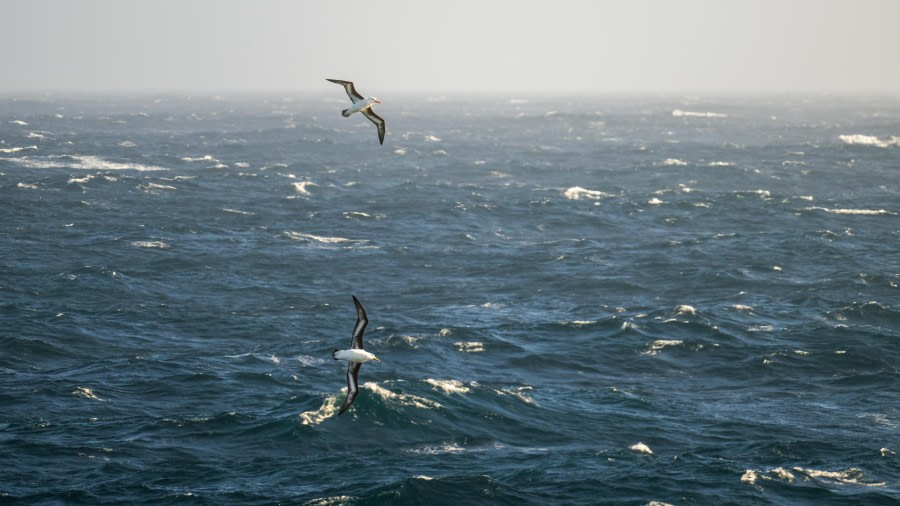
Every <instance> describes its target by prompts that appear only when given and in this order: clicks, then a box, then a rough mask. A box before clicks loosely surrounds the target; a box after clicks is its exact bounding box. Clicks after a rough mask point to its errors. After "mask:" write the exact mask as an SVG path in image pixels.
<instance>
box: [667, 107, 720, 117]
mask: <svg viewBox="0 0 900 506" xmlns="http://www.w3.org/2000/svg"><path fill="white" fill-rule="evenodd" d="M672 116H675V117H676V118H685V117H688V118H727V117H728V115H727V114H721V113H717V112H694V111H682V110H681V109H675V110H674V111H672Z"/></svg>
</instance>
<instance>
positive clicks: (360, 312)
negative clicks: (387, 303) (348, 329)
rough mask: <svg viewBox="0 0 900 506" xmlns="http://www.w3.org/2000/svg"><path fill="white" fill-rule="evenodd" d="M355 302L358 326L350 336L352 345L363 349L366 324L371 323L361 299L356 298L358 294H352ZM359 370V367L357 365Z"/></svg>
mask: <svg viewBox="0 0 900 506" xmlns="http://www.w3.org/2000/svg"><path fill="white" fill-rule="evenodd" d="M352 297H353V304H355V305H356V326H355V327H353V336H352V337H351V338H350V347H351V348H357V349H360V350H361V349H363V340H362V338H363V333H364V332H365V331H366V325H368V324H369V319H368V318H366V310H365V309H363V307H362V304H360V303H359V300H358V299H357V298H356V295H352ZM357 370H359V368H358V367H357Z"/></svg>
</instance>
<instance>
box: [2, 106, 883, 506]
mask: <svg viewBox="0 0 900 506" xmlns="http://www.w3.org/2000/svg"><path fill="white" fill-rule="evenodd" d="M381 98H382V100H384V104H383V105H381V106H380V107H379V109H378V112H379V114H380V115H381V116H382V117H384V118H385V119H386V121H387V127H388V136H387V138H386V140H385V143H384V146H379V145H378V142H377V137H376V132H375V128H374V127H373V125H371V124H370V123H369V122H368V121H366V120H365V118H362V117H360V116H358V115H357V116H353V117H351V118H342V117H341V116H340V110H341V109H342V108H345V107H346V104H345V101H346V99H345V97H343V96H342V95H338V94H337V93H336V92H335V93H334V94H329V95H316V96H312V95H310V96H300V95H297V96H292V97H281V96H262V95H260V96H226V97H201V96H194V97H173V96H159V97H156V96H139V97H124V96H117V97H100V96H81V97H77V96H73V97H61V96H52V95H48V96H32V97H27V96H16V95H6V96H2V97H0V453H2V458H0V502H10V503H21V504H48V503H50V504H133V503H149V504H278V503H281V504H321V505H325V504H328V505H332V504H455V505H458V504H649V503H654V504H662V503H665V504H672V505H679V504H723V503H731V504H846V503H850V504H897V503H898V501H900V460H898V455H897V453H898V452H900V428H898V424H900V247H898V245H900V215H898V213H900V196H898V195H900V192H898V182H900V137H898V135H900V100H898V99H897V98H896V97H894V98H885V97H881V98H836V97H825V96H822V97H813V98H804V97H755V98H740V97H731V98H721V99H700V98H685V97H626V96H620V97H600V98H590V97H571V98H558V99H551V98H541V97H521V98H522V99H521V100H509V99H508V98H499V97H476V98H465V97H450V98H446V97H424V96H406V95H401V96H396V97H381ZM351 294H355V295H356V296H357V297H359V299H360V300H361V302H362V303H363V305H364V306H365V308H366V310H367V312H368V315H369V320H370V323H369V327H368V331H367V333H366V348H367V349H368V350H369V351H371V352H373V353H375V354H376V355H378V357H379V358H380V359H381V360H382V362H381V363H367V364H365V365H363V366H362V369H361V372H360V384H361V389H360V390H361V391H360V395H359V397H358V398H357V400H356V402H355V403H354V405H353V406H352V407H351V408H350V410H349V411H348V412H347V413H345V414H344V415H342V416H341V417H340V418H337V417H336V414H337V408H338V407H339V406H340V404H341V402H343V399H344V395H345V393H344V392H342V388H345V379H344V372H345V369H346V363H343V362H335V361H333V360H332V359H331V357H330V353H331V350H332V349H333V348H335V347H341V348H343V347H347V346H348V345H349V340H350V332H351V330H352V329H353V325H354V323H355V320H356V317H355V312H354V308H353V304H352V301H351V298H350V295H351Z"/></svg>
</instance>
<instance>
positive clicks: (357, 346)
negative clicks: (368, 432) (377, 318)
mask: <svg viewBox="0 0 900 506" xmlns="http://www.w3.org/2000/svg"><path fill="white" fill-rule="evenodd" d="M352 297H353V304H355V305H356V326H355V327H353V335H352V337H351V338H350V349H349V350H339V349H337V348H335V349H334V351H333V352H331V357H332V358H333V359H335V360H346V361H348V362H350V363H349V364H348V365H347V398H346V399H345V400H344V404H343V405H342V406H341V410H340V411H338V416H340V415H342V414H343V413H344V411H346V410H347V408H349V407H350V405H351V404H353V401H354V400H355V399H356V395H357V394H358V393H359V385H358V382H359V367H360V366H361V365H362V364H363V362H368V361H369V360H374V361H376V362H381V360H378V357H376V356H375V355H373V354H371V353H369V352H368V351H366V350H364V349H363V332H365V331H366V325H368V324H369V320H368V318H366V310H365V309H363V307H362V304H360V303H359V300H358V299H357V298H356V295H353V296H352Z"/></svg>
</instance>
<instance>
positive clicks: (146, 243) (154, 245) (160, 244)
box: [131, 241, 169, 249]
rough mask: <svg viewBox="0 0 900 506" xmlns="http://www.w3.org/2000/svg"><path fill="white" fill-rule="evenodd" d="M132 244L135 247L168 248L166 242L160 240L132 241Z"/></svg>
mask: <svg viewBox="0 0 900 506" xmlns="http://www.w3.org/2000/svg"><path fill="white" fill-rule="evenodd" d="M131 245H132V246H134V247H135V248H157V249H168V248H169V245H168V243H165V242H162V241H132V243H131Z"/></svg>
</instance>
